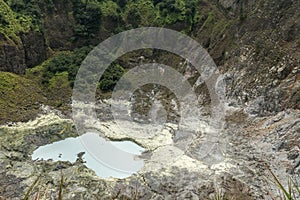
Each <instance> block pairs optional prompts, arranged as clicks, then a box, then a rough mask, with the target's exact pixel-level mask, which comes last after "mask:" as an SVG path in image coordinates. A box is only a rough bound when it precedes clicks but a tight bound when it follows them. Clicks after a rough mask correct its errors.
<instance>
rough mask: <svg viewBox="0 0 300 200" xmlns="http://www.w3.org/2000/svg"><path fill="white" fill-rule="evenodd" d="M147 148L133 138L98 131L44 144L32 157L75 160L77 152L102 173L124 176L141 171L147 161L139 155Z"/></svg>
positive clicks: (98, 172)
mask: <svg viewBox="0 0 300 200" xmlns="http://www.w3.org/2000/svg"><path fill="white" fill-rule="evenodd" d="M143 151H144V149H143V148H142V147H140V146H139V145H137V144H136V143H134V142H131V141H120V142H112V141H107V140H105V139H104V138H102V137H100V136H99V135H98V134H96V133H86V134H84V135H81V136H79V137H76V138H67V139H64V140H61V141H58V142H54V143H52V144H47V145H45V146H41V147H39V148H38V149H36V150H35V151H34V152H33V155H32V159H33V160H36V159H39V160H41V159H43V160H48V159H52V160H53V161H70V162H72V163H74V162H75V161H76V159H77V158H78V156H77V154H78V153H80V152H85V154H84V155H83V156H82V158H83V160H84V161H85V162H86V163H85V165H86V166H87V167H88V168H90V169H92V170H94V171H95V173H96V174H97V175H98V176H100V177H102V178H108V177H114V178H125V177H128V176H130V175H131V174H133V173H135V172H138V171H139V170H140V169H141V168H142V167H143V165H144V162H143V161H142V160H140V159H137V155H141V153H142V152H143Z"/></svg>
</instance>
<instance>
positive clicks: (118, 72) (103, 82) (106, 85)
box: [99, 64, 125, 92]
mask: <svg viewBox="0 0 300 200" xmlns="http://www.w3.org/2000/svg"><path fill="white" fill-rule="evenodd" d="M124 73H125V70H124V69H123V68H122V67H121V66H120V65H119V64H112V65H111V66H109V67H108V68H107V69H106V70H105V72H104V73H103V75H102V77H101V79H100V82H99V87H100V89H101V90H102V91H105V92H108V91H112V90H113V89H114V87H115V85H116V84H117V82H118V80H119V79H120V78H121V77H122V75H123V74H124Z"/></svg>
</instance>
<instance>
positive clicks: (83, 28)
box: [72, 0, 102, 38]
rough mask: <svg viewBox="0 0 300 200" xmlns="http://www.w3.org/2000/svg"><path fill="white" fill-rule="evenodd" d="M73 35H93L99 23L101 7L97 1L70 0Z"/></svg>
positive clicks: (86, 36) (85, 36) (87, 36)
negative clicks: (71, 3)
mask: <svg viewBox="0 0 300 200" xmlns="http://www.w3.org/2000/svg"><path fill="white" fill-rule="evenodd" d="M72 2H73V16H74V19H75V21H76V24H75V26H74V32H75V37H83V38H89V37H94V36H95V34H96V33H97V32H98V30H99V27H100V23H101V15H102V14H101V8H100V3H99V2H97V1H88V0H85V1H82V0H72Z"/></svg>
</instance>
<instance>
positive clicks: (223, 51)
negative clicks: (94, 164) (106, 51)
mask: <svg viewBox="0 0 300 200" xmlns="http://www.w3.org/2000/svg"><path fill="white" fill-rule="evenodd" d="M7 2H8V1H1V0H0V4H1V10H0V11H1V12H0V13H1V14H3V13H6V15H4V17H2V16H3V15H1V18H0V20H4V22H5V21H9V23H10V24H6V27H9V28H6V29H3V26H5V23H4V22H3V23H2V25H1V27H0V52H1V53H0V70H1V71H9V72H15V73H18V74H23V73H25V70H26V68H30V67H34V66H36V65H39V64H40V63H41V62H43V61H45V60H46V58H48V57H49V56H50V57H51V58H50V59H49V60H47V61H46V62H44V63H43V64H41V65H40V66H38V67H35V68H33V69H32V70H27V74H26V75H25V76H24V75H16V74H11V73H7V72H5V73H4V72H0V93H1V97H0V111H1V113H0V122H1V123H2V124H3V123H6V125H3V126H1V127H0V137H1V140H0V144H1V145H0V170H1V173H0V198H2V197H3V198H12V199H20V198H22V197H23V196H24V193H25V192H26V191H28V189H29V187H30V186H31V185H32V184H33V183H34V181H35V180H36V179H37V178H38V177H40V178H39V179H38V181H39V182H38V186H36V187H35V188H34V190H33V191H32V196H34V195H35V194H37V193H39V192H38V190H40V194H44V193H45V194H46V196H47V198H50V197H52V198H56V197H57V195H58V194H57V193H58V188H59V184H60V177H61V174H63V176H64V185H63V196H64V198H65V199H99V198H100V199H211V198H213V196H214V195H216V194H218V193H225V194H226V195H227V196H228V197H235V198H238V199H277V198H278V199H279V193H278V189H277V188H276V186H274V184H272V181H271V180H270V178H271V176H270V173H269V168H270V169H271V170H272V171H273V172H274V173H275V174H276V175H277V176H278V177H279V178H280V180H282V182H283V184H284V185H285V186H287V180H288V178H287V177H288V176H292V177H293V178H294V179H295V180H297V181H298V183H299V182H300V180H299V174H300V146H299V144H300V128H299V127H300V120H299V119H300V111H299V109H300V107H299V106H300V103H299V102H300V51H299V50H300V32H299V31H300V30H299V29H300V21H299V12H298V10H299V9H300V2H299V1H297V0H279V1H278V0H276V1H275V0H255V1H239V0H219V1H205V0H201V1H198V2H197V5H198V6H197V9H198V15H197V20H198V21H195V22H193V23H192V24H193V25H192V26H191V27H189V26H187V24H189V23H188V22H186V21H177V22H173V23H167V22H165V23H166V24H163V25H161V24H158V22H156V21H149V23H148V24H147V23H146V21H147V20H148V19H152V18H151V12H145V13H144V14H145V16H147V17H148V18H145V19H144V18H141V19H140V21H139V23H140V24H142V25H160V26H165V27H169V28H172V29H175V30H180V31H182V30H183V31H185V32H186V33H188V34H189V35H190V36H192V37H193V38H194V39H196V40H197V41H198V42H200V43H201V44H202V46H203V47H205V48H206V49H207V50H208V52H209V54H210V55H211V56H212V57H213V59H214V61H215V62H216V64H217V66H218V68H219V70H220V71H221V72H222V74H223V75H224V80H225V82H226V86H227V88H226V124H225V130H224V133H223V134H222V135H223V136H224V141H226V156H225V159H224V160H223V161H222V162H221V163H219V164H218V165H208V164H207V163H206V162H205V161H203V159H202V158H201V157H200V156H199V151H200V150H199V149H200V147H201V145H202V144H203V142H204V141H205V138H206V137H207V135H208V134H207V133H208V130H209V125H208V124H206V123H205V120H206V119H207V118H209V113H208V114H207V113H206V114H205V115H203V116H201V117H202V118H203V119H204V120H203V121H204V122H203V126H201V131H200V133H198V134H195V135H193V136H194V138H193V139H194V140H195V142H193V143H192V145H189V146H188V147H189V148H187V149H185V148H184V149H182V148H181V147H182V145H185V143H184V142H187V141H189V140H190V139H191V138H188V137H185V136H186V135H185V134H184V132H183V133H182V132H178V131H176V125H177V124H176V122H177V120H178V119H177V118H178V116H177V114H176V112H175V111H174V110H172V109H171V108H170V104H171V103H170V102H172V98H173V96H172V95H171V94H169V92H168V91H166V90H165V89H162V90H161V92H159V93H158V96H157V100H158V101H161V104H162V105H164V107H165V109H166V110H167V111H168V112H169V113H168V124H166V127H165V128H164V131H163V132H162V134H161V135H159V136H158V135H156V136H154V137H153V138H151V139H149V140H144V139H143V140H141V139H140V138H138V137H137V136H135V135H132V134H130V133H127V134H120V133H119V131H118V126H116V124H114V122H113V120H112V119H113V118H112V116H111V114H110V111H109V110H110V107H109V105H108V104H106V103H103V102H102V101H101V102H102V103H100V104H99V105H98V106H99V107H98V108H97V111H98V115H99V118H100V119H102V121H103V122H102V123H101V124H99V131H100V134H101V135H102V136H105V137H107V138H110V139H113V140H123V139H128V138H129V139H130V140H132V141H135V142H136V143H138V144H140V145H141V146H143V147H144V148H145V149H147V150H148V152H147V153H145V154H144V155H143V157H144V158H145V159H146V164H145V166H144V168H143V169H142V170H141V171H140V172H139V173H138V174H136V175H133V176H131V177H129V178H127V179H123V180H118V179H106V180H104V179H101V178H99V177H97V176H96V175H95V173H94V172H93V171H91V170H89V169H87V168H86V167H85V166H84V164H83V163H80V162H76V163H68V162H51V161H32V160H31V157H30V155H31V154H32V152H33V151H34V150H35V149H36V148H37V147H38V146H41V145H44V144H49V143H51V142H54V141H58V140H61V139H63V138H66V137H74V136H76V135H77V133H76V131H75V128H74V125H73V122H72V120H71V119H67V118H69V117H70V115H69V116H63V115H61V114H59V112H57V113H58V114H57V113H56V114H54V113H53V112H52V111H51V112H50V113H49V110H48V109H46V110H45V109H44V107H43V106H42V105H43V104H50V105H51V106H54V107H56V108H58V109H60V110H62V111H64V112H65V113H68V112H67V111H68V110H69V109H68V108H69V107H68V106H69V105H68V106H66V104H69V103H70V95H71V92H70V91H71V87H70V86H69V85H68V83H69V82H68V81H70V80H69V79H68V75H69V74H66V73H65V74H64V72H62V71H59V70H58V71H57V72H56V71H54V73H56V74H57V76H55V75H54V76H53V77H54V78H53V77H51V79H49V80H52V81H49V82H50V83H54V84H52V85H51V87H52V90H50V89H49V88H51V87H50V86H49V87H48V85H46V86H45V83H43V84H42V82H43V80H45V79H43V78H45V76H46V75H48V74H44V72H45V71H46V72H47V69H52V68H50V67H51V66H53V65H49V63H51V62H52V61H51V59H52V58H53V57H54V58H56V56H57V55H59V54H57V51H61V50H73V49H74V48H76V47H82V46H84V45H87V44H91V45H95V44H97V43H98V42H100V41H102V40H103V39H105V38H107V37H108V36H109V35H112V34H113V33H115V32H118V30H116V29H115V27H119V28H120V27H122V26H120V24H122V23H124V25H126V26H128V27H126V28H132V27H134V26H135V23H132V19H130V18H128V17H127V18H126V17H124V16H126V13H127V14H128V13H130V12H129V11H130V10H128V11H126V12H124V16H123V17H124V18H119V17H118V16H117V15H116V14H115V13H116V12H115V11H116V10H114V9H113V8H115V7H114V6H109V5H113V4H105V6H104V5H101V6H102V7H101V9H102V10H101V12H102V18H101V19H102V22H101V23H100V24H97V23H98V22H93V23H96V24H97V26H88V27H85V26H83V24H81V21H80V20H83V19H82V18H78V16H77V18H76V16H75V15H74V13H76V10H74V8H75V7H76V6H78V9H81V7H80V5H78V4H76V5H75V3H74V2H76V1H52V3H51V4H50V3H49V4H45V3H44V1H40V3H38V4H37V5H38V8H39V9H40V11H41V13H42V15H41V16H42V19H43V22H42V24H43V31H40V30H36V29H34V27H35V24H34V23H33V22H34V21H32V22H31V24H30V23H29V24H26V23H27V22H26V20H25V22H24V19H23V21H22V20H21V21H20V20H14V19H15V18H17V17H16V15H17V14H18V13H19V12H20V11H18V10H16V8H14V9H15V10H14V11H13V10H12V8H10V7H8V6H7ZM2 5H3V6H2ZM145 5H146V4H145ZM135 6H139V5H135ZM133 7H134V6H133ZM144 7H145V6H144ZM104 8H106V9H110V12H104V11H105V9H104ZM120 8H122V7H121V5H120ZM123 8H124V9H125V8H129V6H127V7H126V6H125V7H123ZM140 8H141V7H140ZM3 9H6V10H5V12H4V11H3ZM91 9H93V8H91ZM80 11H81V12H83V11H82V10H80ZM7 13H8V14H7ZM25 16H27V14H26V15H25ZM175 16H177V15H175ZM136 18H137V19H138V16H137V17H136ZM143 20H144V21H143ZM192 21H193V20H192ZM133 22H134V21H133ZM22 23H23V24H22ZM24 23H25V25H24ZM21 24H22V25H23V26H22V27H23V28H20V26H21ZM26 27H31V28H26ZM74 27H77V28H78V29H74ZM95 27H96V28H95ZM80 28H87V30H90V31H91V32H90V33H92V34H89V35H88V36H86V35H85V33H84V32H82V29H80ZM126 28H124V29H126ZM11 30H14V31H11ZM84 30H85V29H84ZM63 53H64V54H62V55H63V56H62V57H67V56H68V55H69V52H63ZM65 55H67V56H65ZM76 55H77V54H75V56H73V57H72V56H71V57H70V58H71V59H74V57H75V58H76ZM141 56H142V60H141ZM57 57H58V56H57ZM78 57H79V56H78ZM54 60H55V59H54ZM153 60H156V61H159V62H160V63H163V64H166V65H170V66H172V67H174V68H175V69H177V70H178V71H180V72H181V73H182V74H184V75H185V76H186V77H188V78H189V79H188V80H189V81H190V83H191V84H192V85H194V88H195V89H196V92H197V93H198V94H199V95H200V99H201V100H202V101H201V105H202V106H204V107H205V106H207V105H209V102H210V100H209V95H208V93H207V88H206V86H205V84H200V85H197V81H196V80H197V79H198V75H197V74H195V73H192V71H193V70H192V69H193V67H192V66H190V65H188V63H187V62H185V60H183V59H182V58H180V57H178V56H176V55H173V54H170V53H166V52H161V51H151V50H145V51H136V52H131V53H129V54H126V55H124V56H123V57H122V58H120V59H119V60H118V63H120V65H121V66H123V67H124V68H126V69H130V68H132V67H134V66H135V65H137V64H140V63H141V62H142V63H147V62H152V61H153ZM63 62H66V63H68V61H65V60H63ZM63 62H62V63H63ZM52 63H54V65H55V64H57V63H58V65H60V64H61V62H60V60H59V59H57V60H56V61H55V62H52ZM70 65H71V66H72V67H73V65H75V64H74V63H71V64H70ZM49 66H50V67H49ZM68 73H70V72H69V71H68ZM49 85H50V84H49ZM45 88H46V90H45ZM154 88H155V87H152V86H146V87H145V88H144V90H143V91H139V93H137V94H136V95H137V96H138V98H137V102H136V103H137V105H136V107H134V112H136V113H135V114H136V116H137V117H141V115H140V114H143V113H145V112H148V111H149V109H150V107H151V105H150V103H149V102H147V101H149V94H150V93H151V92H152V91H153V89H154ZM45 93H47V94H45ZM25 94H26V95H25ZM49 94H51V95H49ZM105 95H107V94H105ZM46 97H47V98H46ZM55 99H58V100H59V101H55ZM145 99H146V102H147V103H146V105H145V104H144V102H145V101H144V100H145ZM142 100H143V101H142ZM142 102H143V103H142ZM187 106H188V105H187ZM145 107H146V109H145ZM52 109H53V108H52ZM38 114H43V115H40V116H39V115H38ZM36 116H39V118H37V119H35V118H36ZM29 119H35V120H33V121H30V122H27V123H19V124H14V123H9V124H7V123H8V122H10V121H28V120H29ZM124 123H125V122H124ZM198 128H199V127H198ZM185 131H186V132H188V131H189V130H188V129H187V130H185ZM182 137H183V138H184V139H182ZM203 139H204V140H203ZM175 147H176V148H175ZM174 149H175V150H174ZM178 149H179V150H178ZM165 151H173V153H178V152H179V154H180V156H178V159H177V160H176V161H174V162H171V163H170V165H166V166H161V163H166V162H167V161H170V160H172V157H164V156H165V155H168V154H165ZM200 154H201V153H200ZM162 155H163V156H162ZM159 163H160V164H159Z"/></svg>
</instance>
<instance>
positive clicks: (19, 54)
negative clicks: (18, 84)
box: [0, 34, 26, 74]
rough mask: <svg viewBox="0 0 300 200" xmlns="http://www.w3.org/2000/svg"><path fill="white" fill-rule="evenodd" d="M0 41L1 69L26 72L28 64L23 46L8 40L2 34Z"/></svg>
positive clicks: (20, 72)
mask: <svg viewBox="0 0 300 200" xmlns="http://www.w3.org/2000/svg"><path fill="white" fill-rule="evenodd" d="M0 41H1V42H0V70H1V71H8V72H14V73H18V74H23V73H25V69H26V64H25V56H24V48H23V46H22V45H16V44H14V43H13V42H9V41H7V40H6V39H5V37H4V36H3V35H1V34H0Z"/></svg>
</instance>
